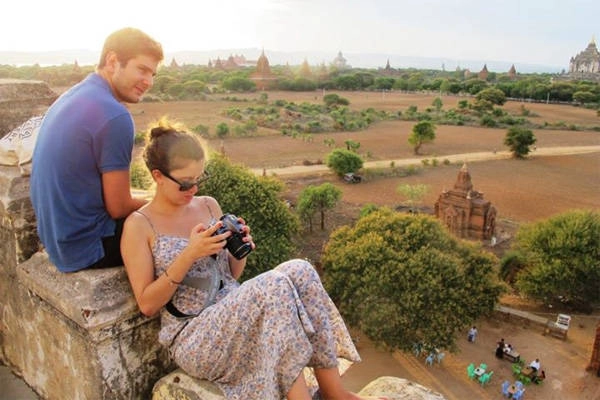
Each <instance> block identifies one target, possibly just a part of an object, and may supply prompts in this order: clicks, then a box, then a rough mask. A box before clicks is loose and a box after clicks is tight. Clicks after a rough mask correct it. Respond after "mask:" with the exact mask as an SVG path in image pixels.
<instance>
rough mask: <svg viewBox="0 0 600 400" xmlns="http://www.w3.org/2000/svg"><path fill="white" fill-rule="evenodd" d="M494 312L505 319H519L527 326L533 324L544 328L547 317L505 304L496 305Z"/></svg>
mask: <svg viewBox="0 0 600 400" xmlns="http://www.w3.org/2000/svg"><path fill="white" fill-rule="evenodd" d="M494 312H496V313H497V314H499V315H500V316H502V317H503V318H504V319H505V320H513V319H515V320H517V321H521V322H522V323H523V324H524V325H527V326H529V325H530V324H534V325H538V326H540V327H542V328H544V329H545V328H546V324H547V323H548V318H544V317H540V316H538V315H535V314H532V313H530V312H527V311H521V310H516V309H514V308H510V307H506V306H500V305H499V306H496V309H495V310H494Z"/></svg>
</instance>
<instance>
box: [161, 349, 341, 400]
mask: <svg viewBox="0 0 600 400" xmlns="http://www.w3.org/2000/svg"><path fill="white" fill-rule="evenodd" d="M338 361H339V364H338V370H339V372H340V375H344V373H345V372H346V371H348V368H350V367H351V366H352V362H350V361H348V360H345V359H342V358H340V359H338ZM304 379H306V384H307V385H308V387H309V389H310V391H311V393H313V394H314V393H315V392H316V391H317V388H318V384H317V380H316V378H315V375H314V373H313V370H312V368H308V367H307V368H304ZM152 400H225V396H223V392H221V390H220V389H219V387H218V386H217V385H215V384H214V383H212V382H209V381H206V380H203V379H197V378H193V377H191V376H189V375H188V374H186V373H185V372H184V371H183V370H181V369H177V370H175V371H173V372H171V373H170V374H168V375H166V376H164V377H162V378H161V379H160V380H159V381H158V382H156V385H154V389H153V390H152Z"/></svg>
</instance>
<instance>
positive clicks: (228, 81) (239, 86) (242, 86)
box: [223, 76, 256, 92]
mask: <svg viewBox="0 0 600 400" xmlns="http://www.w3.org/2000/svg"><path fill="white" fill-rule="evenodd" d="M223 88H225V89H227V90H231V91H234V92H251V91H253V90H256V84H255V83H254V82H252V81H251V80H250V79H248V78H244V77H241V76H230V77H227V78H225V79H224V80H223Z"/></svg>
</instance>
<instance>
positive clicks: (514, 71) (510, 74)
mask: <svg viewBox="0 0 600 400" xmlns="http://www.w3.org/2000/svg"><path fill="white" fill-rule="evenodd" d="M508 77H509V78H510V79H516V78H517V69H516V68H515V64H513V65H512V66H511V67H510V69H509V70H508Z"/></svg>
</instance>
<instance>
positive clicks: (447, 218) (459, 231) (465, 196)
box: [435, 164, 496, 240]
mask: <svg viewBox="0 0 600 400" xmlns="http://www.w3.org/2000/svg"><path fill="white" fill-rule="evenodd" d="M435 216H436V217H437V218H438V219H440V220H441V221H442V223H443V224H444V225H445V226H446V227H448V229H449V230H450V232H452V233H453V234H454V235H456V236H458V237H461V238H472V239H480V240H488V239H491V238H492V236H494V230H495V227H496V209H495V208H494V206H492V204H491V202H489V201H487V200H484V198H483V193H481V192H478V191H476V190H474V189H473V183H472V182H471V175H470V174H469V171H468V169H467V165H466V164H464V165H463V166H462V168H461V169H460V171H459V173H458V177H457V178H456V183H455V184H454V188H453V189H451V190H444V191H443V192H442V194H440V197H439V198H438V201H437V202H436V203H435Z"/></svg>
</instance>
